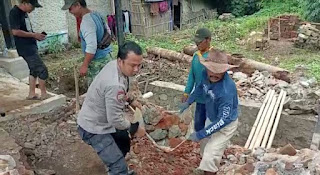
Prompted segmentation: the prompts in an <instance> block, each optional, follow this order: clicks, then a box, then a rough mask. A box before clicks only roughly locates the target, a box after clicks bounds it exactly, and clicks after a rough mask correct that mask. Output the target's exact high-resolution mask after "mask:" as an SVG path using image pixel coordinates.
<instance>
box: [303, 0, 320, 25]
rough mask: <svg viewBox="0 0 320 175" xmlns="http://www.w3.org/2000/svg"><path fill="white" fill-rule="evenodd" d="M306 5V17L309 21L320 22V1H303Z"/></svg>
mask: <svg viewBox="0 0 320 175" xmlns="http://www.w3.org/2000/svg"><path fill="white" fill-rule="evenodd" d="M301 2H303V3H304V8H305V12H304V16H305V18H306V19H307V20H309V21H312V22H320V1H319V0H308V1H302V0H301Z"/></svg>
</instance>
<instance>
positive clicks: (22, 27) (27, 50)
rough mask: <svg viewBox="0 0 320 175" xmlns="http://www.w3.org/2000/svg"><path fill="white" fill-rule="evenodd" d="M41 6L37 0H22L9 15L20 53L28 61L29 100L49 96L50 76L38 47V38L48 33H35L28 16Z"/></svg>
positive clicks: (42, 37) (39, 39)
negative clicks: (48, 81)
mask: <svg viewBox="0 0 320 175" xmlns="http://www.w3.org/2000/svg"><path fill="white" fill-rule="evenodd" d="M39 7H42V6H41V5H40V4H39V3H38V1H37V0H21V1H20V4H19V5H18V6H14V7H13V8H12V9H11V11H10V15H9V18H10V26H11V29H12V34H13V36H14V40H15V44H16V48H17V51H18V54H19V55H20V56H22V57H23V59H24V60H25V61H26V62H27V64H28V67H29V71H30V76H29V95H28V97H27V99H28V100H39V99H45V98H47V90H46V85H45V80H46V79H47V78H48V69H47V67H46V66H45V64H44V63H43V61H42V60H41V58H40V56H39V54H38V47H37V40H38V41H42V40H44V39H45V37H46V35H45V34H41V33H34V32H33V30H32V26H31V22H30V19H29V17H28V13H31V12H32V11H33V10H34V9H35V8H39ZM37 78H39V87H40V90H41V98H40V97H38V96H37V95H36V92H35V89H36V80H37Z"/></svg>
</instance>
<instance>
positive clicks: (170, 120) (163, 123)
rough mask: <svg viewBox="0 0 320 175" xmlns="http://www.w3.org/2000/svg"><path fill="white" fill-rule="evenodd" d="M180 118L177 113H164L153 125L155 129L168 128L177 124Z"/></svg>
mask: <svg viewBox="0 0 320 175" xmlns="http://www.w3.org/2000/svg"><path fill="white" fill-rule="evenodd" d="M179 121H180V118H179V117H178V116H177V115H172V114H164V116H163V118H162V119H161V120H160V121H159V123H158V124H157V125H156V126H155V128H156V129H169V128H170V127H171V126H172V125H178V124H179Z"/></svg>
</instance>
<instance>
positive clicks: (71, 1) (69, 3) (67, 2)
mask: <svg viewBox="0 0 320 175" xmlns="http://www.w3.org/2000/svg"><path fill="white" fill-rule="evenodd" d="M76 2H79V0H64V6H63V7H62V8H61V9H62V10H68V9H69V8H70V7H71V6H72V5H73V4H74V3H76Z"/></svg>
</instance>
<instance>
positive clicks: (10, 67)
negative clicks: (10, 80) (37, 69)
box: [0, 57, 29, 79]
mask: <svg viewBox="0 0 320 175" xmlns="http://www.w3.org/2000/svg"><path fill="white" fill-rule="evenodd" d="M0 67H2V68H4V69H5V70H6V71H8V72H9V73H10V74H11V75H12V76H14V77H16V78H18V79H23V78H26V77H28V76H29V68H28V65H27V62H26V61H24V59H23V58H22V57H18V58H2V57H0Z"/></svg>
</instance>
